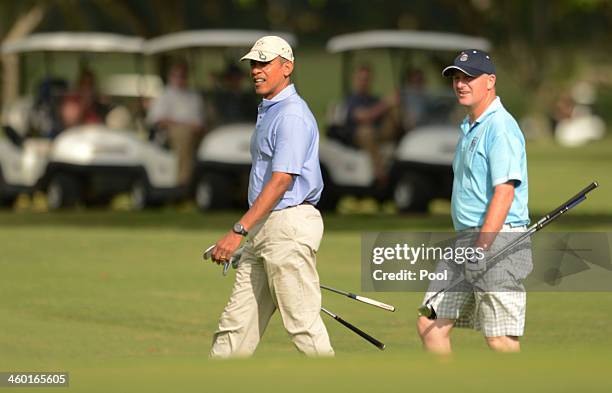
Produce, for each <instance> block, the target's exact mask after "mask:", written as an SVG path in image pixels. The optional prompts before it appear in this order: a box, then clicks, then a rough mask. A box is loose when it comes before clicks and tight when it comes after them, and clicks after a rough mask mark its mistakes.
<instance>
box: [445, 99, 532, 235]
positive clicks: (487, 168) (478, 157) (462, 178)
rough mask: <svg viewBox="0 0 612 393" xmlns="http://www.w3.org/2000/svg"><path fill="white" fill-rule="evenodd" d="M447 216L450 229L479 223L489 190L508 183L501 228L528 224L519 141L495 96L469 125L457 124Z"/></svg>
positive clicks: (522, 144)
mask: <svg viewBox="0 0 612 393" xmlns="http://www.w3.org/2000/svg"><path fill="white" fill-rule="evenodd" d="M453 172H454V179H453V196H452V199H451V215H452V218H453V225H454V227H455V229H456V230H463V229H467V228H470V227H479V226H482V225H483V224H484V221H485V215H486V213H487V207H488V206H489V203H490V202H491V199H492V198H493V192H494V188H495V186H497V185H499V184H503V183H506V182H508V181H510V180H514V184H515V188H514V200H513V201H512V205H511V207H510V211H509V212H508V216H507V217H506V221H505V224H510V225H511V226H521V225H527V224H529V211H528V209H527V200H528V193H527V187H528V182H527V156H526V153H525V138H524V137H523V133H522V132H521V129H520V128H519V126H518V124H517V123H516V120H514V118H513V117H512V115H511V114H510V113H508V111H507V110H506V109H505V108H504V106H503V105H502V103H501V100H500V99H499V97H497V98H496V99H495V100H494V101H493V102H492V103H491V104H490V105H489V107H488V108H487V109H486V110H485V111H484V113H483V114H482V115H480V117H479V118H478V119H477V120H476V121H475V122H474V123H473V124H471V125H470V118H469V116H466V118H465V119H464V120H463V122H462V123H461V135H460V137H459V142H458V143H457V149H456V151H455V159H454V161H453Z"/></svg>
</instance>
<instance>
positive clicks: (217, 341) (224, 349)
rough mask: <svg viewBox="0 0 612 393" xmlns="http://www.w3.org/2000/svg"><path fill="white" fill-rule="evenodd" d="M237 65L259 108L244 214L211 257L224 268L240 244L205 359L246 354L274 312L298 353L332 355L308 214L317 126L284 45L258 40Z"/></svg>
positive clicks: (312, 214) (316, 235)
mask: <svg viewBox="0 0 612 393" xmlns="http://www.w3.org/2000/svg"><path fill="white" fill-rule="evenodd" d="M242 60H250V62H251V77H252V80H253V83H254V85H255V92H256V93H257V94H258V95H261V96H262V97H263V101H262V103H261V104H260V105H259V108H258V115H257V124H256V126H255V131H254V133H253V136H252V137H251V158H252V167H251V174H250V178H249V196H248V198H249V206H250V208H249V210H248V211H247V212H246V213H245V214H244V215H243V216H242V218H241V219H240V220H239V221H238V222H237V223H236V224H235V225H234V227H233V228H232V230H230V231H229V232H228V233H227V234H226V235H225V236H224V237H223V238H222V239H221V240H219V241H218V242H217V243H216V247H215V248H214V250H213V252H212V258H213V260H214V261H216V262H218V263H223V262H227V261H228V260H229V259H230V257H231V256H232V255H233V254H234V252H235V251H236V249H237V248H238V247H239V245H240V242H241V240H242V238H243V237H247V242H246V246H245V248H244V251H243V253H242V257H241V259H240V264H239V267H238V269H237V270H236V280H235V282H234V287H233V289H232V295H231V297H230V300H229V302H228V303H227V305H226V306H225V309H224V310H223V314H222V315H221V319H220V320H219V326H218V328H217V331H216V332H215V335H214V339H213V345H212V348H211V350H210V356H211V357H213V358H226V357H232V356H249V355H251V354H252V353H253V352H254V351H255V348H256V347H257V344H258V343H259V340H260V338H261V337H262V335H263V333H264V331H265V329H266V326H267V325H268V322H269V320H270V317H271V316H272V314H273V313H274V311H276V309H278V310H279V312H280V315H281V318H282V321H283V325H284V326H285V329H286V330H287V332H288V333H289V335H290V337H291V339H292V340H293V343H294V344H295V346H296V347H297V349H298V350H299V351H300V352H302V353H304V354H306V355H309V356H332V355H333V354H334V351H333V349H332V347H331V344H330V342H329V337H328V334H327V330H326V328H325V325H324V324H323V321H322V320H321V316H320V310H321V289H320V287H319V276H318V273H317V269H316V252H317V250H318V248H319V243H320V242H321V237H322V236H323V221H322V219H321V214H320V213H319V211H318V210H317V209H316V208H315V205H316V204H317V202H318V201H319V198H320V197H321V191H322V190H323V180H322V176H321V168H320V167H319V130H318V127H317V123H316V120H315V118H314V116H313V115H312V112H311V111H310V109H309V108H308V105H307V104H306V102H304V100H303V99H302V98H301V97H300V96H299V95H298V94H297V92H296V90H295V87H294V86H293V84H291V79H290V76H291V73H292V71H293V61H294V58H293V51H292V50H291V47H290V46H289V44H288V43H287V42H286V41H285V40H283V39H282V38H280V37H277V36H266V37H263V38H261V39H259V40H258V41H257V42H256V43H255V45H253V48H252V49H251V51H250V52H249V53H247V54H246V55H245V56H244V57H243V58H242Z"/></svg>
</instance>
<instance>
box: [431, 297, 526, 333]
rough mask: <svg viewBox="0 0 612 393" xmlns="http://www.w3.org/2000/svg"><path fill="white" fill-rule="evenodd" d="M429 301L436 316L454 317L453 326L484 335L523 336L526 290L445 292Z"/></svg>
mask: <svg viewBox="0 0 612 393" xmlns="http://www.w3.org/2000/svg"><path fill="white" fill-rule="evenodd" d="M431 295H432V293H428V294H427V295H426V297H425V299H428V298H429V297H430V296H431ZM431 305H432V306H433V308H434V310H435V312H436V315H437V317H438V318H444V319H453V320H455V327H458V328H472V329H475V330H479V331H482V333H483V334H484V335H485V337H499V336H522V335H523V332H524V330H525V308H526V306H527V294H526V293H525V292H474V291H471V290H466V291H461V292H445V293H441V294H440V295H438V296H437V297H436V298H435V299H434V300H432V302H431Z"/></svg>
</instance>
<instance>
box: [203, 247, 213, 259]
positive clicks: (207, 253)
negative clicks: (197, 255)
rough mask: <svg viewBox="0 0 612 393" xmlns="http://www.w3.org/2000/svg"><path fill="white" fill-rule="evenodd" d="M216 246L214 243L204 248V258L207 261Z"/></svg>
mask: <svg viewBox="0 0 612 393" xmlns="http://www.w3.org/2000/svg"><path fill="white" fill-rule="evenodd" d="M215 246H216V244H213V245H212V246H210V247H208V248H207V249H206V250H204V253H203V254H202V258H204V260H205V261H207V260H209V259H210V257H211V256H212V251H213V250H214V249H215Z"/></svg>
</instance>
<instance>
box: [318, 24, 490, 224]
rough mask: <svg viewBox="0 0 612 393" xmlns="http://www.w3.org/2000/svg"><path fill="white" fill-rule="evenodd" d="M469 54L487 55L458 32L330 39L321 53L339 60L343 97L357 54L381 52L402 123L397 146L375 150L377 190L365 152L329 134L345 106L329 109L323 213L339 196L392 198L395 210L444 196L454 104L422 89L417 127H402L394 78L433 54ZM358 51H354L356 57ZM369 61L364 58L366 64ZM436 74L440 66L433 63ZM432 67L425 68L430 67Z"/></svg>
mask: <svg viewBox="0 0 612 393" xmlns="http://www.w3.org/2000/svg"><path fill="white" fill-rule="evenodd" d="M468 48H475V49H482V50H487V49H488V48H489V43H488V41H486V40H485V39H482V38H477V37H468V36H464V35H458V34H450V33H437V32H424V31H407V30H404V31H365V32H360V33H354V34H345V35H341V36H337V37H334V38H332V39H330V40H329V41H328V43H327V50H328V52H330V53H334V54H336V53H340V54H342V74H343V93H344V95H345V96H347V95H348V94H349V93H350V87H349V84H350V83H349V81H350V80H349V77H350V75H349V74H350V71H351V70H352V69H353V66H354V65H355V62H356V55H358V54H361V55H364V54H366V55H367V54H370V55H372V53H376V55H377V58H380V54H381V52H382V51H386V52H388V54H389V60H390V65H391V68H392V70H391V75H393V79H394V83H395V86H396V90H397V91H398V92H399V102H400V104H399V112H400V118H401V120H400V123H401V125H402V128H403V131H404V133H403V134H401V135H400V137H399V140H398V141H397V143H396V144H393V143H390V144H386V145H384V146H381V147H380V151H381V155H383V156H385V155H386V156H387V157H390V159H389V160H388V162H389V163H390V164H389V165H388V167H387V169H386V170H387V178H388V182H387V184H386V185H384V186H383V187H381V186H380V185H377V184H376V179H375V176H374V168H373V165H372V162H371V159H370V156H369V155H368V154H367V152H365V151H363V150H359V149H358V148H355V147H353V146H349V144H347V143H343V142H342V141H341V140H339V138H335V137H334V134H333V133H331V134H330V132H329V130H332V129H334V128H335V129H338V128H341V127H344V125H345V122H346V119H347V108H346V107H345V106H344V105H342V104H341V105H335V106H333V107H332V108H331V110H330V113H329V116H328V124H327V125H328V137H327V138H326V140H325V141H324V142H322V143H321V147H320V160H321V169H322V171H323V177H324V181H325V189H324V191H323V195H322V198H321V202H320V207H321V208H327V209H334V208H335V207H336V204H337V203H338V201H339V199H340V198H341V197H342V196H345V195H354V196H370V197H375V198H376V199H378V200H379V201H384V200H387V199H392V200H393V201H394V202H395V205H396V206H397V208H398V210H399V211H402V212H407V211H419V212H424V211H427V209H428V205H429V202H430V201H431V200H432V199H434V198H440V197H442V198H449V197H450V194H451V191H452V161H453V157H454V150H455V145H456V144H457V140H458V137H459V131H458V126H457V124H458V120H455V121H453V117H454V116H455V117H456V115H455V109H456V106H455V99H454V95H453V94H452V91H450V90H449V88H448V87H446V88H445V89H443V90H442V91H441V92H434V91H426V95H425V97H426V98H425V100H424V101H423V102H424V104H423V109H422V113H423V115H422V116H421V117H420V119H419V120H418V121H417V122H416V123H412V124H410V125H409V126H406V123H407V122H406V120H405V119H406V118H407V116H406V109H405V108H406V105H405V104H406V94H405V93H404V92H405V90H402V89H403V84H404V82H405V81H404V80H402V77H401V76H400V75H401V74H402V73H403V70H404V69H406V68H409V67H415V66H423V65H429V64H430V63H431V60H432V59H435V55H436V54H439V52H441V51H444V55H445V59H444V60H442V59H439V62H440V63H442V64H443V63H444V62H445V61H446V62H448V59H449V58H450V57H449V56H452V54H449V53H448V51H451V52H456V51H459V50H462V49H468ZM358 52H359V53H358ZM372 58H373V57H367V59H372ZM434 66H435V67H438V68H439V66H440V65H439V64H435V63H434ZM430 68H431V67H430Z"/></svg>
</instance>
